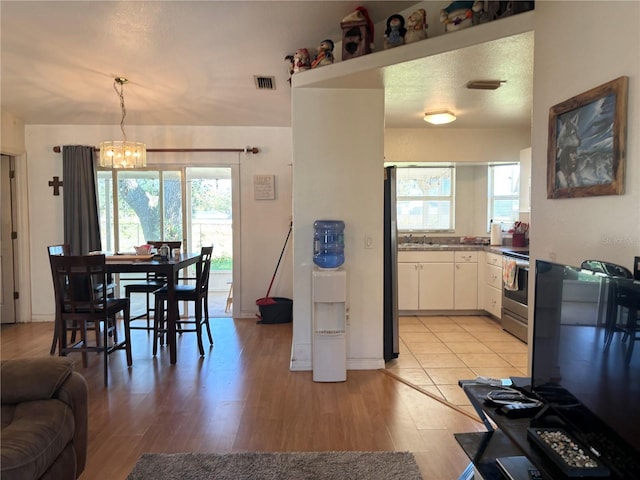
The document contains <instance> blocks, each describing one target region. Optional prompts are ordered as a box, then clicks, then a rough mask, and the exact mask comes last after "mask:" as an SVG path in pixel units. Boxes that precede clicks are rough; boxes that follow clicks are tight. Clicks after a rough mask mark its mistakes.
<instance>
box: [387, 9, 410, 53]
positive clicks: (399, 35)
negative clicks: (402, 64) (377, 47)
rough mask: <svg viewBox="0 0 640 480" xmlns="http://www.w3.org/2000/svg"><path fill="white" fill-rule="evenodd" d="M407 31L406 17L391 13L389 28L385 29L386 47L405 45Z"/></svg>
mask: <svg viewBox="0 0 640 480" xmlns="http://www.w3.org/2000/svg"><path fill="white" fill-rule="evenodd" d="M406 33H407V29H406V28H405V27H404V17H403V16H402V15H398V14H395V15H391V16H390V17H389V18H387V29H386V30H385V31H384V49H385V50H386V49H388V48H393V47H397V46H399V45H403V44H404V36H405V34H406Z"/></svg>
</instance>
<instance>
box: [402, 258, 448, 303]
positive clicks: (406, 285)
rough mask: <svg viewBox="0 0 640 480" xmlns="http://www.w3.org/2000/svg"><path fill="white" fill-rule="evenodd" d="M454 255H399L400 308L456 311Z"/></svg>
mask: <svg viewBox="0 0 640 480" xmlns="http://www.w3.org/2000/svg"><path fill="white" fill-rule="evenodd" d="M453 259H454V257H453V252H424V251H416V252H398V309H399V310H451V309H453V289H454V280H453V274H454V273H453V271H454V269H453Z"/></svg>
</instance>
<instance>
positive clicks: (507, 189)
mask: <svg viewBox="0 0 640 480" xmlns="http://www.w3.org/2000/svg"><path fill="white" fill-rule="evenodd" d="M519 205H520V164H518V163H511V164H506V165H490V166H489V202H488V207H489V215H488V218H489V220H493V221H494V222H499V223H506V224H512V223H513V222H515V221H516V220H518V214H519ZM488 228H489V227H488V224H487V230H488Z"/></svg>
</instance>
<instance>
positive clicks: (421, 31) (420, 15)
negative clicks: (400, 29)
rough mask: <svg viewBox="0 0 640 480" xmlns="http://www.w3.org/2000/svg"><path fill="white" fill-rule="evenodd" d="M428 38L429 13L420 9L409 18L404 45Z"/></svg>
mask: <svg viewBox="0 0 640 480" xmlns="http://www.w3.org/2000/svg"><path fill="white" fill-rule="evenodd" d="M425 38H427V12H426V11H425V10H424V8H420V9H418V10H416V11H415V12H413V13H412V14H411V15H409V18H407V33H406V34H405V36H404V43H413V42H418V41H420V40H424V39H425Z"/></svg>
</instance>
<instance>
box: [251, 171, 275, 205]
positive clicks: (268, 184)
mask: <svg viewBox="0 0 640 480" xmlns="http://www.w3.org/2000/svg"><path fill="white" fill-rule="evenodd" d="M253 198H254V199H255V200H275V199H276V176H275V175H254V176H253Z"/></svg>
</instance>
